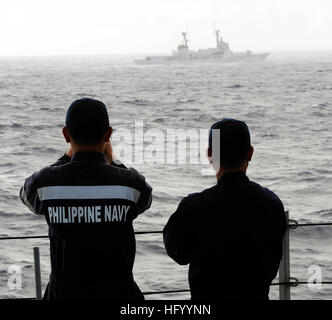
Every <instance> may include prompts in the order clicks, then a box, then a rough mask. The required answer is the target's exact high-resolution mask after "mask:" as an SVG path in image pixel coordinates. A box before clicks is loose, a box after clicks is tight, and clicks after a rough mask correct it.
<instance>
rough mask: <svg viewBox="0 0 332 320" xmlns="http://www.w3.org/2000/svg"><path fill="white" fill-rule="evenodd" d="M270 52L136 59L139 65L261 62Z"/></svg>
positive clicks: (135, 61)
mask: <svg viewBox="0 0 332 320" xmlns="http://www.w3.org/2000/svg"><path fill="white" fill-rule="evenodd" d="M268 55H269V53H260V54H251V55H241V54H234V55H230V56H226V57H225V56H224V57H218V56H215V57H188V58H179V57H177V56H160V57H157V56H156V57H147V58H145V59H141V60H134V63H136V64H139V65H154V64H155V65H158V64H193V63H230V62H259V61H264V60H265V59H266V58H267V57H268Z"/></svg>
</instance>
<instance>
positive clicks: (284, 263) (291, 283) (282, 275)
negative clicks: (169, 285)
mask: <svg viewBox="0 0 332 320" xmlns="http://www.w3.org/2000/svg"><path fill="white" fill-rule="evenodd" d="M285 214H286V218H287V221H288V228H287V231H286V234H285V236H284V241H283V257H282V260H281V262H280V266H279V282H273V283H271V284H270V285H271V286H276V285H278V286H279V298H280V300H290V288H291V287H296V286H298V285H301V284H308V282H307V281H299V280H298V279H296V278H292V277H290V267H289V263H290V257H289V253H290V252H289V230H294V229H296V228H298V227H307V226H308V227H311V226H332V222H322V223H316V222H315V223H298V222H297V221H296V220H292V219H289V218H288V212H287V211H286V212H285ZM162 232H163V231H161V230H158V231H136V232H135V234H136V235H142V234H160V233H162ZM47 238H49V236H48V235H38V236H14V237H0V240H22V239H47ZM34 266H35V284H36V298H23V299H37V300H39V299H41V296H42V295H41V280H40V279H41V277H40V257H39V247H34ZM320 284H332V281H324V282H321V283H320ZM180 292H190V290H189V289H179V290H164V291H151V292H143V294H144V295H155V294H168V293H180Z"/></svg>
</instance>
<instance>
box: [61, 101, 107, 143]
mask: <svg viewBox="0 0 332 320" xmlns="http://www.w3.org/2000/svg"><path fill="white" fill-rule="evenodd" d="M66 127H67V128H68V131H69V133H70V135H71V137H72V138H73V140H74V141H75V142H76V143H79V144H88V145H93V144H97V143H99V142H101V141H102V139H103V137H104V135H105V133H106V131H107V130H108V128H109V120H108V113H107V109H106V106H105V105H104V103H102V102H101V101H98V100H95V99H92V98H83V99H79V100H76V101H74V102H73V103H72V104H71V105H70V107H69V109H68V111H67V116H66Z"/></svg>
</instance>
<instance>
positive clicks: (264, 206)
mask: <svg viewBox="0 0 332 320" xmlns="http://www.w3.org/2000/svg"><path fill="white" fill-rule="evenodd" d="M212 137H213V139H212ZM253 151H254V149H253V147H252V146H251V142H250V134H249V129H248V127H247V125H246V124H245V123H244V122H241V121H238V120H234V119H222V120H221V121H219V122H217V123H215V124H214V125H213V126H212V127H211V130H210V136H209V148H208V157H209V160H210V163H211V164H212V166H213V168H214V169H215V171H216V173H217V184H216V185H214V186H213V187H211V188H209V189H206V190H204V191H202V192H200V193H194V194H190V195H188V196H187V197H185V198H184V199H183V200H182V201H181V202H180V204H179V206H178V208H177V210H176V212H175V213H174V214H173V215H172V216H171V217H170V219H169V221H168V223H167V225H166V226H165V228H164V242H165V247H166V250H167V253H168V255H169V256H170V257H171V258H173V259H174V260H175V261H176V262H177V263H179V264H181V265H186V264H188V263H189V265H190V266H189V285H190V290H191V298H192V299H193V300H196V299H259V300H266V299H268V294H269V286H270V284H271V282H272V280H273V279H274V278H275V277H276V275H277V272H278V267H279V263H280V260H281V257H282V241H283V236H284V233H285V231H286V226H287V222H286V217H285V213H284V207H283V204H282V202H281V201H280V199H279V198H278V196H277V195H276V194H274V193H273V192H272V191H270V190H269V189H267V188H264V187H262V186H260V185H259V184H257V183H255V182H253V181H250V180H249V178H248V177H247V175H246V170H247V167H248V164H249V161H251V158H252V155H253Z"/></svg>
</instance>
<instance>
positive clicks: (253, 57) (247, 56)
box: [134, 30, 269, 65]
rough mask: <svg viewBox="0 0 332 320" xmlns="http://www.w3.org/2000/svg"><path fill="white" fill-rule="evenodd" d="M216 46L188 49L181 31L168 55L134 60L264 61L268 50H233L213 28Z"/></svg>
mask: <svg viewBox="0 0 332 320" xmlns="http://www.w3.org/2000/svg"><path fill="white" fill-rule="evenodd" d="M214 33H215V36H216V47H215V48H208V49H199V50H197V51H194V50H190V49H189V46H188V42H189V40H188V34H187V33H186V32H182V43H181V44H180V45H179V46H178V47H177V50H173V51H172V55H170V56H147V57H145V59H139V60H134V62H135V63H136V64H142V65H148V64H172V63H196V62H197V63H204V62H206V63H225V62H241V61H244V62H256V61H264V60H265V59H266V58H267V56H268V55H269V52H265V53H259V54H254V53H252V52H251V51H250V50H247V51H244V52H233V51H232V50H231V49H230V48H229V45H228V43H227V42H225V41H223V39H222V37H221V36H220V31H219V30H215V32H214Z"/></svg>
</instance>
